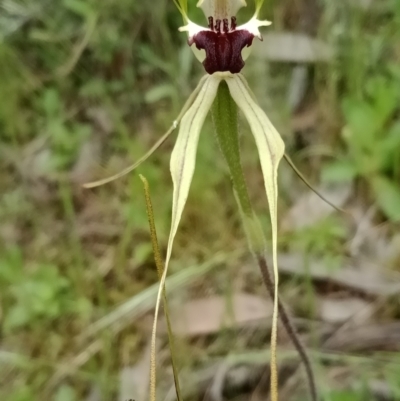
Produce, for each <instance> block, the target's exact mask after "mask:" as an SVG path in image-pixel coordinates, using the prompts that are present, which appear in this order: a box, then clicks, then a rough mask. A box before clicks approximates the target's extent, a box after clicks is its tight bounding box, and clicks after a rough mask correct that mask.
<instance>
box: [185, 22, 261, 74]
mask: <svg viewBox="0 0 400 401" xmlns="http://www.w3.org/2000/svg"><path fill="white" fill-rule="evenodd" d="M221 23H222V24H221ZM221 25H222V32H221ZM208 26H209V28H210V30H209V31H201V32H199V33H198V34H196V35H194V36H193V38H191V40H189V45H190V46H191V45H192V44H193V43H194V44H195V45H196V47H197V48H198V49H199V50H200V49H203V50H205V52H206V58H205V60H204V61H203V66H204V68H205V70H206V71H207V72H208V73H209V74H214V72H218V71H220V72H222V71H229V72H230V73H232V74H236V73H239V72H240V71H241V70H242V68H243V67H244V61H243V58H242V50H243V48H244V47H246V46H251V44H252V43H253V38H254V35H253V34H251V33H250V32H249V31H246V30H243V29H239V30H236V18H232V20H231V26H230V27H229V23H228V20H227V19H224V20H222V21H221V20H220V19H217V20H216V21H215V25H214V19H213V17H209V18H208Z"/></svg>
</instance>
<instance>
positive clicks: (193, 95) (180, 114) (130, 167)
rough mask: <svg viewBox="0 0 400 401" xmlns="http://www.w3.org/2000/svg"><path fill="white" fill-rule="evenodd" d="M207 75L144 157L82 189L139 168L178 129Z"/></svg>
mask: <svg viewBox="0 0 400 401" xmlns="http://www.w3.org/2000/svg"><path fill="white" fill-rule="evenodd" d="M207 77H208V75H205V76H204V77H202V78H201V79H200V82H199V84H198V85H197V87H196V89H195V90H194V91H193V92H192V94H191V95H190V96H189V99H188V100H187V101H186V103H185V105H184V106H183V108H182V110H181V112H180V113H179V115H178V117H177V118H176V120H175V121H174V122H173V124H172V125H171V127H170V128H169V130H168V131H167V132H166V133H165V134H164V135H163V136H162V137H161V138H160V139H159V140H158V141H157V142H156V143H155V144H154V145H153V146H152V148H151V149H150V150H149V151H148V152H147V153H146V154H145V155H144V156H142V157H141V158H140V159H139V160H138V161H137V162H136V163H134V164H132V165H131V166H129V167H126V168H125V169H123V170H122V171H120V172H119V173H117V174H115V175H113V176H111V177H107V178H103V179H102V180H98V181H93V182H89V183H86V184H83V187H84V188H94V187H99V186H100V185H104V184H108V183H109V182H111V181H114V180H116V179H118V178H121V177H123V176H124V175H126V174H128V173H130V172H131V171H133V170H135V169H136V168H137V167H139V166H140V165H141V164H142V163H143V162H145V161H146V160H147V159H148V158H149V157H150V156H151V155H152V154H153V153H154V152H155V151H156V150H157V149H158V148H159V147H160V146H161V145H162V144H163V143H164V142H165V141H166V140H167V139H168V137H169V136H170V135H171V134H172V132H173V131H174V130H175V129H176V128H177V127H178V125H179V123H180V122H181V120H182V118H183V116H184V115H185V113H186V112H187V111H188V109H189V108H190V106H191V105H192V104H193V102H194V100H195V99H196V96H197V95H198V94H199V92H200V90H201V88H202V86H203V84H204V82H205V81H206V79H207Z"/></svg>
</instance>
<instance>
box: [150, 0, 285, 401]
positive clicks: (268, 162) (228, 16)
mask: <svg viewBox="0 0 400 401" xmlns="http://www.w3.org/2000/svg"><path fill="white" fill-rule="evenodd" d="M175 3H176V4H177V6H178V8H179V10H180V11H181V13H182V16H183V18H184V20H185V22H186V25H185V26H183V27H182V28H180V30H181V31H184V32H187V34H188V44H189V46H191V47H192V49H193V51H194V52H195V54H196V57H197V58H198V59H199V60H200V61H201V62H202V64H203V66H204V69H205V71H206V72H207V75H206V76H205V77H204V78H203V79H202V80H201V81H200V83H199V86H198V87H197V89H196V90H195V97H194V99H193V102H192V103H191V104H190V105H189V106H188V108H187V110H185V113H184V115H183V117H182V120H181V122H180V129H179V134H178V138H177V141H176V144H175V147H174V149H173V152H172V155H171V161H170V169H171V175H172V181H173V186H174V190H173V204H172V221H171V229H170V235H169V240H168V246H167V255H166V262H165V269H164V272H163V276H162V279H161V284H160V291H159V297H158V302H157V305H156V311H155V315H156V317H157V314H158V309H159V304H160V302H159V300H160V296H161V293H162V288H163V286H164V282H165V278H166V274H167V269H168V265H169V261H170V258H171V254H172V246H173V242H174V238H175V235H176V232H177V229H178V225H179V222H180V220H181V216H182V213H183V210H184V206H185V204H186V200H187V197H188V193H189V188H190V185H191V181H192V177H193V173H194V169H195V162H196V151H197V145H198V141H199V135H200V131H201V128H202V126H203V123H204V120H205V118H206V116H207V114H208V113H209V111H210V109H211V107H212V106H213V103H214V101H216V98H217V100H218V99H219V97H218V96H217V94H218V93H219V92H218V91H219V90H220V89H222V87H221V86H222V85H221V84H222V83H224V88H226V87H227V88H228V90H229V95H230V96H231V98H232V99H233V101H234V103H236V105H237V107H238V108H239V109H240V110H241V111H242V113H243V114H244V116H245V118H246V119H247V121H248V123H249V125H250V129H251V132H252V134H253V136H254V139H255V142H256V145H257V148H258V153H259V158H260V162H261V168H262V173H263V176H264V183H265V189H266V194H267V198H268V205H269V210H270V216H271V225H272V259H273V267H274V277H275V280H274V283H275V297H274V301H275V302H274V318H273V329H272V337H271V344H276V335H277V334H276V333H277V328H276V325H277V314H278V310H277V305H278V270H277V198H278V187H277V175H278V172H277V170H278V164H279V162H280V160H281V158H282V157H283V155H284V143H283V141H282V139H281V137H280V135H279V133H278V132H277V130H276V129H275V128H274V126H273V125H272V124H271V122H270V120H269V119H268V117H267V116H266V114H265V113H264V112H263V111H262V109H261V108H260V106H259V105H258V104H257V102H256V100H255V98H254V95H253V94H252V92H251V90H250V88H249V86H248V84H247V82H246V80H245V78H244V77H243V75H241V74H240V72H241V70H242V68H243V67H244V65H245V62H244V59H246V57H247V56H248V54H249V52H248V50H249V49H248V48H249V47H250V46H251V44H252V43H253V40H254V38H255V37H256V38H258V39H262V37H261V34H260V32H259V27H260V26H267V25H270V22H268V21H259V20H258V19H257V14H258V12H259V10H260V7H261V4H262V0H259V1H256V13H255V15H254V16H253V18H251V19H250V21H249V22H247V23H246V24H244V25H241V26H237V24H236V13H237V11H238V10H239V9H240V8H241V7H243V6H245V5H246V2H245V0H200V1H199V3H198V7H201V8H202V10H203V11H204V14H205V16H206V18H207V20H208V26H207V27H201V26H199V25H196V24H195V23H193V22H191V21H190V20H189V19H188V17H187V13H186V3H185V1H184V0H179V2H178V0H176V1H175ZM225 83H226V85H225ZM236 118H237V117H236ZM234 123H236V122H234ZM228 146H229V145H228ZM231 172H232V171H231ZM236 189H237V188H236ZM244 217H245V218H244V222H245V229H246V231H247V233H248V235H249V236H252V235H253V236H254V238H257V237H259V235H258V231H259V228H258V227H257V223H258V220H255V219H253V216H252V215H251V213H249V214H248V215H247V216H244ZM246 219H247V220H246ZM246 221H247V224H246ZM246 226H247V227H246ZM250 242H252V241H250ZM254 242H259V240H258V239H256V240H255V241H254ZM154 329H155V327H154ZM153 346H154V347H155V336H154V337H153ZM273 346H275V345H273ZM272 354H273V356H272V359H271V366H272V367H273V368H272V374H271V391H272V393H271V394H272V395H273V399H274V400H277V372H276V359H275V358H276V356H275V352H272ZM274 389H276V391H275V390H274ZM274 394H276V396H275V395H274Z"/></svg>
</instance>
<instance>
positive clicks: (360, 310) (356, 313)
mask: <svg viewBox="0 0 400 401" xmlns="http://www.w3.org/2000/svg"><path fill="white" fill-rule="evenodd" d="M318 308H319V316H320V318H321V319H322V320H324V321H325V322H328V323H333V324H336V323H344V322H346V321H348V320H350V319H351V321H352V322H353V323H355V324H361V323H366V322H367V321H368V320H369V319H370V317H371V316H372V314H373V312H374V307H373V305H372V304H371V303H370V302H367V301H364V300H362V299H359V298H354V297H353V298H344V299H335V298H322V299H319V301H318Z"/></svg>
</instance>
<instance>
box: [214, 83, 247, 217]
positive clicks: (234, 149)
mask: <svg viewBox="0 0 400 401" xmlns="http://www.w3.org/2000/svg"><path fill="white" fill-rule="evenodd" d="M211 111H212V117H213V122H214V128H215V133H216V135H217V140H218V143H219V145H220V147H221V150H222V154H223V155H224V157H225V160H226V162H227V164H228V167H229V171H230V173H231V177H232V183H233V187H234V189H235V192H236V195H237V197H238V200H239V205H240V208H241V209H242V211H243V213H244V214H245V215H247V216H252V215H253V211H252V208H251V204H250V197H249V194H248V191H247V185H246V180H245V178H244V174H243V169H242V163H241V161H240V146H239V131H238V113H237V105H236V103H235V102H234V101H233V100H232V97H231V95H230V93H229V88H228V85H227V84H226V82H225V81H223V82H221V84H220V86H219V88H218V93H217V97H216V98H215V101H214V103H213V106H212V109H211Z"/></svg>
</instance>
